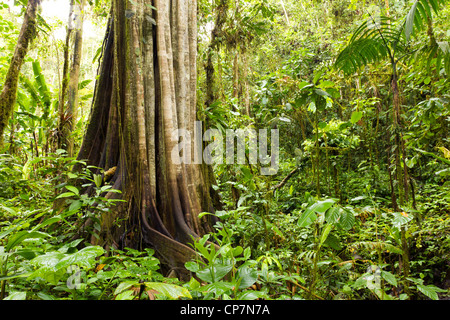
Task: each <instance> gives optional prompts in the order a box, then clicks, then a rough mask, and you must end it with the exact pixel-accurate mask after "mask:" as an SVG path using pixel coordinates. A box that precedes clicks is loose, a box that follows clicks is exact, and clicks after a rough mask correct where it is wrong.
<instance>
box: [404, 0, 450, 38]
mask: <svg viewBox="0 0 450 320" xmlns="http://www.w3.org/2000/svg"><path fill="white" fill-rule="evenodd" d="M444 2H445V0H416V1H414V4H413V5H412V6H411V9H410V10H409V12H408V14H407V15H406V17H405V19H404V21H403V23H402V24H401V26H402V28H403V30H404V32H405V37H406V41H409V39H410V38H411V35H412V34H413V32H414V27H415V28H416V29H417V30H422V28H423V25H424V22H425V21H427V20H428V19H431V17H432V12H434V13H436V14H438V12H439V6H440V5H441V4H443V3H444Z"/></svg>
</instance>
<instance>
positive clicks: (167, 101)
mask: <svg viewBox="0 0 450 320" xmlns="http://www.w3.org/2000/svg"><path fill="white" fill-rule="evenodd" d="M153 6H154V7H155V8H156V10H155V9H154V8H152V6H151V5H149V3H148V2H147V1H145V0H135V1H133V2H131V1H122V0H113V1H112V11H111V19H110V24H109V27H108V31H107V35H106V41H105V46H104V49H103V61H102V65H101V68H100V75H99V78H98V81H97V83H96V90H95V96H94V101H93V106H92V111H91V115H90V122H89V124H88V127H87V130H86V135H85V138H84V141H83V144H82V147H81V150H80V153H79V156H78V158H79V159H87V160H88V162H89V164H91V165H94V166H98V167H100V168H103V169H105V170H108V169H111V168H116V169H115V174H114V176H113V177H112V184H113V186H114V188H115V189H119V190H122V192H123V193H122V198H123V199H125V200H126V201H127V202H126V204H124V205H123V206H121V207H118V208H116V209H115V210H113V211H112V212H111V213H108V214H105V215H104V216H103V217H102V232H101V234H100V243H102V244H106V245H112V244H114V243H115V242H116V243H117V244H119V245H120V246H122V247H123V246H128V247H137V248H139V247H147V246H149V247H153V248H154V249H155V250H156V251H157V253H158V254H159V256H160V257H161V258H162V259H163V262H165V263H166V264H167V265H169V266H170V267H171V268H179V269H183V267H184V262H186V261H188V260H190V259H192V258H193V257H194V256H195V252H194V251H193V250H192V249H191V248H190V247H189V246H188V245H187V244H188V243H189V242H192V238H197V237H198V236H200V235H203V234H205V233H207V232H210V231H211V224H212V221H211V220H210V219H211V218H209V217H210V216H208V218H206V217H204V218H202V219H201V220H200V219H199V218H198V214H199V213H200V212H202V211H208V212H211V211H212V210H213V208H212V204H211V197H210V189H209V187H208V185H207V183H205V181H207V177H204V175H203V174H202V169H201V167H200V165H198V164H183V163H182V164H176V162H174V161H172V159H171V153H172V151H173V150H174V148H176V147H177V145H178V140H174V139H173V137H172V136H173V132H174V130H175V129H187V130H188V131H189V132H190V133H193V132H194V122H195V120H196V82H197V77H196V74H197V69H196V54H197V24H196V23H197V20H196V14H197V3H196V1H193V0H178V1H177V0H173V1H167V0H155V1H154V2H153ZM113 196H115V194H110V195H107V197H113ZM118 218H122V219H123V218H125V219H126V220H127V221H128V223H127V227H126V229H125V230H124V229H123V228H119V227H117V226H116V224H115V223H114V222H115V221H117V219H118Z"/></svg>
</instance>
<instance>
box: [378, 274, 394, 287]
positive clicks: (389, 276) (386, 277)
mask: <svg viewBox="0 0 450 320" xmlns="http://www.w3.org/2000/svg"><path fill="white" fill-rule="evenodd" d="M381 277H382V278H383V279H384V280H386V281H387V282H388V283H389V284H391V285H393V286H394V287H396V286H397V279H396V278H395V276H394V275H393V274H392V273H390V272H388V271H383V270H382V271H381Z"/></svg>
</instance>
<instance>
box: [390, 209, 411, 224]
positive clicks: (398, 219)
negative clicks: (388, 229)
mask: <svg viewBox="0 0 450 320" xmlns="http://www.w3.org/2000/svg"><path fill="white" fill-rule="evenodd" d="M393 215H394V219H392V225H393V226H394V227H396V228H401V227H402V226H403V225H405V224H407V223H408V222H409V221H411V220H412V219H413V215H412V214H406V216H404V215H403V214H402V213H400V212H394V213H393Z"/></svg>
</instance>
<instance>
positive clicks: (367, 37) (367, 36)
mask: <svg viewBox="0 0 450 320" xmlns="http://www.w3.org/2000/svg"><path fill="white" fill-rule="evenodd" d="M399 37H400V36H399V34H398V32H396V31H395V30H392V28H391V26H390V23H389V18H388V17H381V18H379V19H378V21H377V20H375V19H369V20H367V21H365V22H364V23H362V24H361V25H360V26H359V27H358V29H356V31H355V32H354V33H353V35H352V38H351V39H350V42H349V44H348V45H347V47H346V48H344V50H342V52H341V53H340V54H339V55H338V57H337V59H336V62H335V66H336V67H337V68H338V69H340V70H342V71H344V73H346V74H351V73H354V72H356V71H357V70H358V69H359V68H361V67H363V66H365V65H367V64H370V63H375V62H379V61H381V60H383V59H386V58H388V57H389V56H390V54H391V52H390V47H391V46H392V44H393V43H397V42H398V39H399Z"/></svg>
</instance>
